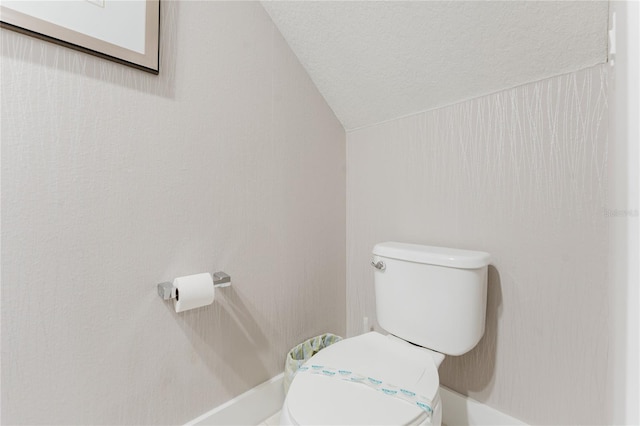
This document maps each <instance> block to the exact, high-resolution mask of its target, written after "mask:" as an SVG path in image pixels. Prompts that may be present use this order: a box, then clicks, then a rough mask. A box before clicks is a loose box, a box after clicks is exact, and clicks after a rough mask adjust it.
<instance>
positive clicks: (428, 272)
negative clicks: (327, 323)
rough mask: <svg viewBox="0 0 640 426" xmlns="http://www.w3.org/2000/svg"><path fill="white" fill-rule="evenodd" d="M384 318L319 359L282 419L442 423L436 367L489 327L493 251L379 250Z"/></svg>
mask: <svg viewBox="0 0 640 426" xmlns="http://www.w3.org/2000/svg"><path fill="white" fill-rule="evenodd" d="M373 255H374V257H373V261H372V262H371V265H372V266H373V268H374V269H373V271H374V283H375V295H376V319H377V322H378V324H379V325H380V326H381V327H382V328H383V329H384V330H386V331H387V332H388V333H390V334H389V335H386V336H385V335H383V334H380V333H377V332H370V333H366V334H362V335H360V336H357V337H351V338H348V339H345V340H342V341H340V342H338V343H335V344H333V345H331V346H329V347H327V348H325V349H323V350H321V351H320V352H318V353H317V354H315V355H314V356H313V357H311V358H310V359H309V360H308V361H307V362H305V364H303V366H302V367H300V369H299V371H298V372H297V373H296V375H295V377H294V378H293V381H292V382H291V386H290V388H289V392H288V393H287V396H286V398H285V402H284V405H283V407H282V412H281V417H280V424H283V425H436V426H437V425H440V424H441V422H442V404H441V402H440V396H439V394H438V389H439V385H440V379H439V376H438V367H439V366H440V363H441V362H442V360H443V359H444V357H445V354H447V355H462V354H464V353H466V352H468V351H469V350H471V349H472V348H473V347H474V346H475V345H476V344H477V343H478V341H479V340H480V338H481V337H482V335H483V334H484V322H485V314H486V303H487V268H488V262H489V254H488V253H485V252H479V251H470V250H460V249H452V248H445V247H433V246H423V245H417V244H406V243H396V242H387V243H381V244H377V245H376V246H375V247H374V248H373Z"/></svg>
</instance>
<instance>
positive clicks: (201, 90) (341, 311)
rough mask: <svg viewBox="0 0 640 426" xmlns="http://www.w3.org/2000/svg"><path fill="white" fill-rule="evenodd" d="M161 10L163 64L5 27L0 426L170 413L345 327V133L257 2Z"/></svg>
mask: <svg viewBox="0 0 640 426" xmlns="http://www.w3.org/2000/svg"><path fill="white" fill-rule="evenodd" d="M162 9H163V20H162V52H161V55H162V64H161V71H160V75H159V76H153V75H150V74H147V73H144V72H141V71H138V70H134V69H130V68H127V67H124V66H121V65H118V64H114V63H111V62H107V61H104V60H102V59H97V58H94V57H91V56H89V55H85V54H81V53H78V52H75V51H72V50H69V49H65V48H62V47H58V46H55V45H52V44H49V43H45V42H42V41H39V40H36V39H33V38H30V37H26V36H23V35H19V34H16V33H13V32H10V31H6V30H2V31H1V32H0V33H1V37H2V58H1V68H0V70H1V72H2V77H1V78H2V85H1V88H2V104H1V105H2V423H3V424H14V423H23V424H37V423H46V424H168V423H171V424H176V423H183V422H185V421H187V420H190V419H193V418H195V417H196V416H198V415H200V414H201V413H203V412H205V411H206V410H209V409H211V408H212V407H214V406H216V405H218V404H220V403H222V402H224V401H226V400H228V399H230V398H231V397H233V396H235V395H238V394H239V393H241V392H243V391H245V390H247V389H249V388H251V387H253V386H255V385H256V384H258V383H260V382H262V381H264V380H266V379H268V378H270V377H272V376H274V375H276V374H278V373H280V372H281V371H282V367H283V362H284V355H285V353H286V351H287V350H288V349H289V348H290V347H291V346H293V345H294V344H296V343H297V342H299V341H301V340H302V339H305V338H307V337H311V336H313V335H316V334H319V333H322V332H326V331H331V332H335V333H339V334H343V333H344V324H345V304H344V296H343V295H344V294H345V275H346V271H345V257H346V255H345V170H344V167H345V146H344V143H345V134H344V130H343V129H342V126H341V125H340V123H339V122H338V120H337V119H336V118H335V116H334V115H333V113H332V112H331V110H330V109H329V108H328V107H327V105H326V104H325V102H324V100H323V98H322V97H321V96H320V94H319V93H318V91H317V90H316V88H315V86H314V85H313V83H312V82H311V80H310V79H309V78H308V76H307V75H306V73H305V71H304V70H303V68H302V67H301V66H300V64H299V63H298V60H297V59H296V57H295V56H294V55H293V54H292V52H291V51H290V50H289V48H288V46H287V44H286V43H285V42H284V41H283V39H282V38H281V36H280V34H279V32H278V30H277V29H276V28H275V27H274V26H273V24H272V22H271V20H270V18H269V17H268V16H267V14H266V13H265V11H264V10H263V8H262V7H261V6H260V5H258V4H257V3H245V2H239V3H220V2H180V3H178V2H172V1H168V2H163V4H162ZM214 269H221V270H224V271H226V272H228V273H229V274H231V276H232V277H233V286H232V287H231V288H228V289H224V290H220V291H218V292H217V296H216V301H215V302H214V304H213V305H212V306H209V307H206V308H202V309H199V310H196V311H192V312H187V313H184V314H180V315H176V314H175V313H174V312H173V310H172V309H173V308H172V306H171V305H170V304H166V303H164V302H163V301H161V300H160V299H159V298H158V296H157V294H156V283H158V282H161V281H165V280H170V279H172V278H174V277H176V276H180V275H185V274H192V273H196V272H203V271H213V270H214Z"/></svg>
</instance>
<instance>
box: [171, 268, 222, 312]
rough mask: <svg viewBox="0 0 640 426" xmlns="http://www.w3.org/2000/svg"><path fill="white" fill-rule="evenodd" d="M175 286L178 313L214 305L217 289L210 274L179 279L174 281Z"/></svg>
mask: <svg viewBox="0 0 640 426" xmlns="http://www.w3.org/2000/svg"><path fill="white" fill-rule="evenodd" d="M173 286H174V287H175V288H176V299H175V305H174V307H175V309H176V312H184V311H188V310H189V309H195V308H199V307H201V306H207V305H210V304H212V303H213V299H214V297H215V287H214V286H213V278H211V274H209V273H206V272H205V273H204V274H195V275H188V276H186V277H178V278H176V279H175V280H173Z"/></svg>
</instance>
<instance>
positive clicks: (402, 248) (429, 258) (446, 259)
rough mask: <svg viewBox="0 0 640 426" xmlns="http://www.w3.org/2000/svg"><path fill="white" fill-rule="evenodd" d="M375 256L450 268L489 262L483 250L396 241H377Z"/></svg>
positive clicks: (472, 266)
mask: <svg viewBox="0 0 640 426" xmlns="http://www.w3.org/2000/svg"><path fill="white" fill-rule="evenodd" d="M373 254H374V255H376V256H382V257H387V258H391V259H399V260H406V261H408V262H417V263H426V264H429V265H438V266H448V267H452V268H462V269H476V268H482V267H485V266H487V265H488V264H489V259H490V257H491V256H490V255H489V253H485V252H483V251H472V250H461V249H455V248H447V247H434V246H424V245H420V244H408V243H397V242H391V241H389V242H386V243H378V244H376V245H375V246H374V247H373Z"/></svg>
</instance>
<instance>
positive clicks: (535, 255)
mask: <svg viewBox="0 0 640 426" xmlns="http://www.w3.org/2000/svg"><path fill="white" fill-rule="evenodd" d="M607 73H608V65H600V66H596V67H593V68H589V69H586V70H583V71H580V72H577V73H572V74H568V75H563V76H559V77H555V78H552V79H548V80H544V81H540V82H536V83H532V84H527V85H525V86H521V87H518V88H515V89H511V90H507V91H503V92H499V93H496V94H493V95H489V96H485V97H482V98H478V99H474V100H471V101H466V102H463V103H459V104H456V105H453V106H450V107H446V108H442V109H438V110H434V111H430V112H425V113H421V114H417V115H413V116H410V117H407V118H402V119H398V120H393V121H390V122H387V123H384V124H380V125H376V126H372V127H368V128H365V129H361V130H357V131H353V132H350V133H348V134H347V265H348V266H347V306H348V311H347V332H348V334H349V335H354V334H358V333H360V332H361V330H362V317H363V316H368V317H369V318H375V299H374V293H373V282H372V272H371V267H370V266H369V260H370V252H371V248H372V247H373V245H374V244H375V243H376V242H380V241H387V240H395V241H405V242H415V243H424V244H432V245H442V246H449V247H459V248H467V249H475V250H485V251H488V252H489V253H491V254H492V262H491V264H492V266H491V267H490V270H489V293H488V315H487V322H486V326H487V328H486V334H485V337H484V338H483V340H482V341H481V342H480V344H479V345H478V346H477V347H476V348H475V349H474V350H472V351H471V352H470V353H468V354H466V355H464V356H461V357H447V359H446V360H445V362H444V364H443V366H442V367H441V370H440V373H441V379H442V382H443V384H445V385H447V386H450V387H452V388H453V389H455V390H457V391H460V392H462V393H465V394H467V395H470V396H472V397H473V398H475V399H477V400H480V401H482V402H485V403H487V404H488V405H490V406H492V407H494V408H497V409H499V410H501V411H503V412H505V413H508V414H511V415H513V416H514V417H516V418H520V419H522V420H524V421H526V422H529V423H531V424H608V423H610V419H611V413H610V406H611V401H610V397H609V396H608V395H607V394H606V392H605V391H606V387H607V386H608V383H607V381H608V378H607V377H608V376H607V353H608V350H609V347H608V345H609V342H608V332H609V330H610V327H611V324H610V323H609V322H610V319H609V318H610V313H609V311H608V309H609V304H608V298H609V295H610V293H609V289H610V285H609V283H608V282H607V273H608V271H607V268H608V266H607V256H606V253H607V248H608V224H607V221H608V219H607V217H606V215H605V212H604V211H603V210H604V207H605V206H606V205H607V204H606V197H607V180H606V176H607V151H608V140H607V138H608V137H607V131H608V121H607V94H608V88H607Z"/></svg>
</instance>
